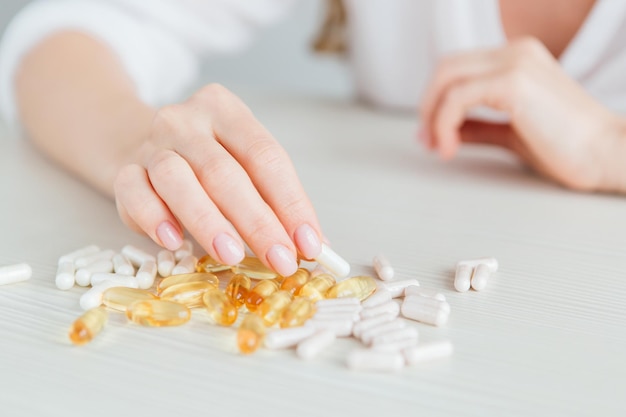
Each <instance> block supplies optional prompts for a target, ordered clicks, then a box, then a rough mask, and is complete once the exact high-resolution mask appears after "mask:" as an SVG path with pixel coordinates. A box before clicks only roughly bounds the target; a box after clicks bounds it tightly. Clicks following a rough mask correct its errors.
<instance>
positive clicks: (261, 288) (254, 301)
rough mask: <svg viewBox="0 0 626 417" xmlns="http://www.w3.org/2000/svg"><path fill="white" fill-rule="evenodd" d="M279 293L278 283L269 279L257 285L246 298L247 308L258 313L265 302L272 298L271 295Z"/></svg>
mask: <svg viewBox="0 0 626 417" xmlns="http://www.w3.org/2000/svg"><path fill="white" fill-rule="evenodd" d="M276 291H278V283H277V282H276V281H274V280H271V279H268V280H265V281H261V282H259V283H258V284H256V285H255V286H254V287H252V289H251V290H250V291H248V296H247V297H246V307H248V310H249V311H256V309H257V308H258V307H259V305H261V303H262V302H263V300H265V299H266V298H267V297H269V296H270V294H272V293H274V292H276Z"/></svg>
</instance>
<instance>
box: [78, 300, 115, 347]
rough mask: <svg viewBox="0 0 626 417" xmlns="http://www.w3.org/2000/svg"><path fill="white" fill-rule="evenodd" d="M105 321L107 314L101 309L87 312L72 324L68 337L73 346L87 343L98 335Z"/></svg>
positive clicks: (97, 308)
mask: <svg viewBox="0 0 626 417" xmlns="http://www.w3.org/2000/svg"><path fill="white" fill-rule="evenodd" d="M107 319H108V314H107V312H106V310H105V309H104V308H103V307H96V308H92V309H91V310H87V311H86V312H85V313H84V314H83V315H82V316H80V317H79V318H78V319H76V321H75V322H74V323H73V324H72V326H71V327H70V331H69V334H68V336H69V338H70V340H71V341H72V343H74V344H75V345H84V344H85V343H89V342H91V341H92V340H93V338H94V337H96V335H97V334H98V333H100V331H101V330H102V328H103V327H104V325H105V324H106V322H107Z"/></svg>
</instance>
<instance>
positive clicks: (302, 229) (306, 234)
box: [294, 224, 322, 259]
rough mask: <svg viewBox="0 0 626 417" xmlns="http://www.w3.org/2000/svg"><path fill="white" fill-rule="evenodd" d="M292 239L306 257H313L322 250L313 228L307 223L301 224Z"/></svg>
mask: <svg viewBox="0 0 626 417" xmlns="http://www.w3.org/2000/svg"><path fill="white" fill-rule="evenodd" d="M294 240H295V241H296V245H297V246H298V250H300V253H301V254H302V255H303V256H304V257H305V258H307V259H313V258H315V257H316V256H317V255H319V254H320V252H321V251H322V244H321V243H320V239H319V238H318V237H317V233H315V230H313V228H312V227H311V226H309V225H308V224H302V225H300V226H299V227H298V228H297V229H296V232H295V233H294Z"/></svg>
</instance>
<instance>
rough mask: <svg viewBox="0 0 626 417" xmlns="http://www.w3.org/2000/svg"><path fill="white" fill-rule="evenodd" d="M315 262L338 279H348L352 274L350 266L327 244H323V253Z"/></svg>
mask: <svg viewBox="0 0 626 417" xmlns="http://www.w3.org/2000/svg"><path fill="white" fill-rule="evenodd" d="M315 262H317V263H319V264H321V265H322V266H323V267H324V268H325V269H326V270H328V271H329V272H330V273H331V274H333V275H334V276H336V277H337V278H344V277H347V276H348V274H349V273H350V264H349V263H348V262H347V261H346V260H345V259H343V258H342V257H341V256H339V255H338V254H337V253H335V251H333V250H332V249H331V248H330V246H328V245H326V244H325V243H322V252H321V253H320V254H319V255H318V256H317V258H315Z"/></svg>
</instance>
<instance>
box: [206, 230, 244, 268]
mask: <svg viewBox="0 0 626 417" xmlns="http://www.w3.org/2000/svg"><path fill="white" fill-rule="evenodd" d="M213 248H214V249H215V252H217V256H218V257H219V258H220V259H219V261H220V262H222V263H223V264H225V265H236V264H238V263H239V262H241V260H242V259H243V258H244V256H245V255H246V253H245V252H244V249H243V248H242V247H241V245H240V244H239V242H237V241H236V240H235V239H234V238H233V237H232V236H230V235H229V234H227V233H220V234H219V235H217V236H215V239H213Z"/></svg>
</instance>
